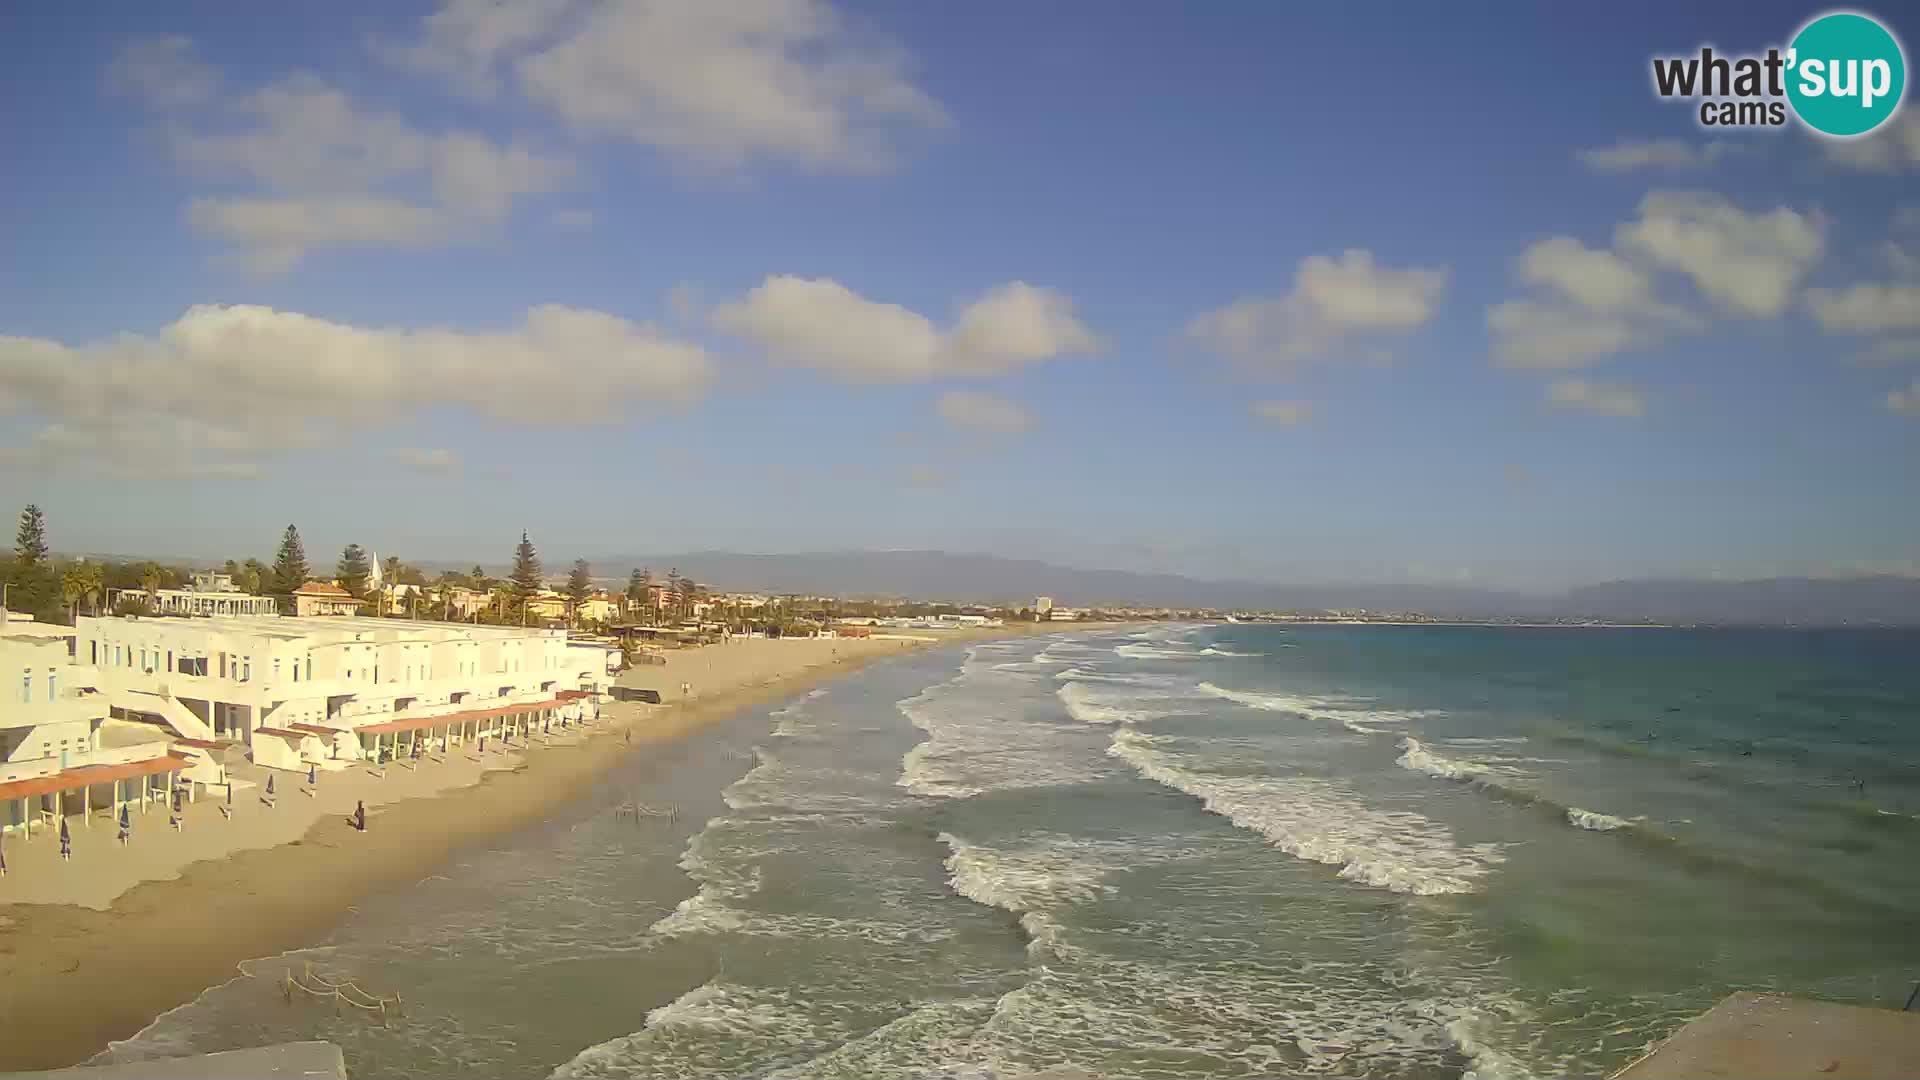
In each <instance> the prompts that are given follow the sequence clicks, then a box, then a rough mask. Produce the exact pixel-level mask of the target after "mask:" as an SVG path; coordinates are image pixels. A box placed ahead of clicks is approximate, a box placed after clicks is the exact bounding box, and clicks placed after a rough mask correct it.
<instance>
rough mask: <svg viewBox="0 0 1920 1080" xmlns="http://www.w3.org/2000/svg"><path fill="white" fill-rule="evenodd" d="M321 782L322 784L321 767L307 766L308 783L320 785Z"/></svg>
mask: <svg viewBox="0 0 1920 1080" xmlns="http://www.w3.org/2000/svg"><path fill="white" fill-rule="evenodd" d="M319 782H320V766H318V765H314V764H311V763H310V764H308V765H307V783H308V784H318V783H319Z"/></svg>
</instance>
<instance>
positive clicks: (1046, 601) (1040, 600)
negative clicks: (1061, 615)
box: [1033, 596, 1053, 615]
mask: <svg viewBox="0 0 1920 1080" xmlns="http://www.w3.org/2000/svg"><path fill="white" fill-rule="evenodd" d="M1033 610H1035V611H1037V612H1039V613H1040V614H1041V615H1045V614H1047V613H1048V612H1049V611H1052V610H1053V597H1051V596H1036V597H1034V598H1033Z"/></svg>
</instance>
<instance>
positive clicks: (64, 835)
mask: <svg viewBox="0 0 1920 1080" xmlns="http://www.w3.org/2000/svg"><path fill="white" fill-rule="evenodd" d="M60 854H61V855H71V854H73V834H72V833H70V832H68V831H67V819H66V815H64V814H63V815H61V817H60Z"/></svg>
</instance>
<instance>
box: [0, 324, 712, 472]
mask: <svg viewBox="0 0 1920 1080" xmlns="http://www.w3.org/2000/svg"><path fill="white" fill-rule="evenodd" d="M710 370H711V362H710V360H709V359H708V357H707V354H706V353H705V352H704V351H703V350H702V349H701V348H699V347H698V346H695V345H691V344H686V343H684V342H679V341H675V340H672V339H670V338H667V337H665V336H663V335H662V334H660V333H659V332H658V331H656V330H655V329H653V328H652V327H649V326H645V325H638V324H634V323H631V322H628V321H627V320H625V319H622V318H619V317H617V316H614V315H609V314H606V313H604V312H598V311H590V310H583V309H579V308H569V307H561V306H555V305H550V306H544V307H536V308H533V309H531V310H529V311H527V312H526V314H525V316H524V317H523V319H522V320H521V322H520V323H519V325H517V326H514V327H512V328H510V329H506V330H498V331H462V330H451V329H420V330H403V329H382V328H367V327H358V326H352V325H347V324H343V323H337V322H331V321H328V320H325V319H319V318H315V317H312V316H308V315H302V314H297V313H294V312H285V311H277V310H274V309H272V308H265V307H253V306H230V307H229V306H214V305H208V306H201V307H195V308H192V309H189V310H188V311H187V312H186V313H185V314H183V315H182V316H181V317H180V318H179V319H177V320H175V321H174V322H173V323H171V324H169V325H167V326H166V327H164V328H162V329H161V330H160V331H159V332H158V333H157V334H154V335H151V336H145V335H123V336H120V337H116V338H113V339H111V340H107V341H103V342H99V343H96V344H91V345H82V346H70V345H67V344H64V343H61V342H56V341H49V340H45V339H39V338H21V337H0V412H4V413H13V414H21V415H25V416H27V417H30V418H33V419H36V420H38V421H39V422H40V423H41V425H42V427H41V428H40V430H39V433H38V434H37V435H36V436H35V437H34V439H33V441H32V442H30V443H29V444H28V445H27V446H25V447H17V448H14V450H13V451H12V453H11V455H10V456H11V457H12V458H13V459H14V460H16V461H18V460H22V458H23V455H25V456H34V455H39V456H41V457H45V456H46V454H47V452H48V451H50V450H51V451H66V452H69V453H71V454H74V455H78V456H88V457H91V458H93V459H95V460H96V461H98V462H99V463H102V464H105V465H107V466H108V467H110V468H121V469H126V470H129V471H147V470H163V471H168V472H172V473H184V474H193V473H194V472H195V471H196V470H202V469H206V468H212V467H216V466H217V467H222V468H237V467H240V466H248V467H253V466H254V465H255V463H257V461H258V460H259V459H261V458H263V457H266V456H269V455H271V454H273V453H274V452H276V451H279V450H283V449H287V448H289V447H294V446H301V445H308V444H312V443H315V442H317V441H320V440H323V439H325V438H327V437H328V436H329V435H337V434H339V433H341V432H343V431H348V430H352V429H355V428H364V427H369V426H374V425H379V424H384V423H391V422H394V421H397V420H400V419H402V418H404V417H406V416H408V415H411V414H416V413H418V412H420V411H423V410H425V409H428V408H434V407H448V406H452V407H458V408H464V409H467V410H468V411H471V412H473V413H476V414H479V415H481V416H485V417H488V418H490V419H494V420H497V421H501V422H507V423H523V424H529V425H536V426H539V425H546V424H550V423H565V424H573V423H577V422H581V421H611V420H614V419H617V418H618V417H619V416H620V415H621V411H622V410H623V409H625V408H628V407H630V406H635V405H643V404H647V403H650V402H656V401H666V402H673V401H683V400H687V399H689V398H692V397H694V396H696V395H697V394H699V393H700V392H701V390H702V389H703V388H704V386H705V384H706V382H707V380H708V378H709V376H710ZM289 402H294V403H297V404H298V407H297V408H293V409H290V408H289V404H288V403H289ZM536 402H537V403H538V405H537V406H536V405H535V404H534V403H536Z"/></svg>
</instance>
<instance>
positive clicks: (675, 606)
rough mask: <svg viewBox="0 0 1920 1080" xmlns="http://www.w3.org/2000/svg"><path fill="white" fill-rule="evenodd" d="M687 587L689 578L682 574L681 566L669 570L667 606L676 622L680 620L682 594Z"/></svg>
mask: <svg viewBox="0 0 1920 1080" xmlns="http://www.w3.org/2000/svg"><path fill="white" fill-rule="evenodd" d="M686 588H687V579H686V578H683V577H681V576H680V568H679V567H677V566H676V567H673V568H672V569H670V570H668V571H667V606H668V609H669V611H670V612H671V613H672V615H673V618H674V621H675V622H678V621H679V620H680V600H681V594H682V593H684V592H685V591H686Z"/></svg>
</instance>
